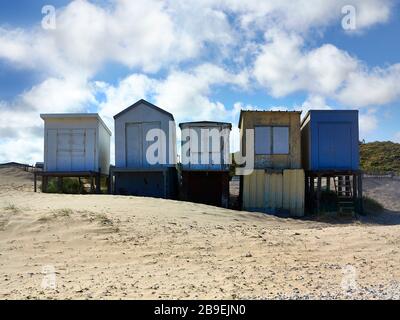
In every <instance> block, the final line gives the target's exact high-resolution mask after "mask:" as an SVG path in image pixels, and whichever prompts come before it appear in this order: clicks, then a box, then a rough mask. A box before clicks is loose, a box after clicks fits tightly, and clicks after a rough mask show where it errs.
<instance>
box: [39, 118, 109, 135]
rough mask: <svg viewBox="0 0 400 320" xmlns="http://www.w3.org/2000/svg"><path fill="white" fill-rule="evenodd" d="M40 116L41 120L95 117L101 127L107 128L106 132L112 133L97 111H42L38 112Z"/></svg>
mask: <svg viewBox="0 0 400 320" xmlns="http://www.w3.org/2000/svg"><path fill="white" fill-rule="evenodd" d="M40 118H42V119H43V120H46V119H65V118H68V119H74V118H75V119H77V118H87V119H90V118H92V119H97V120H98V121H99V122H100V123H101V124H102V125H103V127H104V128H105V129H106V130H107V132H108V133H109V134H110V136H111V135H112V133H111V130H110V129H109V128H108V127H107V125H106V124H105V123H104V121H103V119H102V118H101V117H100V115H99V114H98V113H42V114H40Z"/></svg>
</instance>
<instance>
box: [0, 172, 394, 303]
mask: <svg viewBox="0 0 400 320" xmlns="http://www.w3.org/2000/svg"><path fill="white" fill-rule="evenodd" d="M9 173H10V172H8V174H9ZM20 178H21V179H25V178H27V177H25V178H23V177H20ZM0 179H2V182H0V190H1V191H0V298H1V299H14V298H23V299H29V298H31V299H129V298H132V299H145V298H150V299H164V298H177V299H185V298H196V299H197V298H211V299H214V298H218V299H231V298H275V299H276V298H296V299H309V298H331V299H334V298H349V299H357V298H372V299H377V298H378V299H379V298H397V299H398V298H400V285H399V283H400V282H398V281H399V280H400V253H399V246H400V226H398V225H392V226H383V225H378V224H375V223H373V222H370V223H369V224H363V223H361V222H358V221H356V222H349V223H341V224H328V223H321V222H315V221H305V220H293V219H279V218H275V217H272V216H268V215H264V214H258V213H247V212H238V211H233V210H225V209H221V208H216V207H211V206H205V205H200V204H193V203H185V202H177V201H168V200H160V199H149V198H137V197H120V196H109V195H100V196H98V195H97V196H96V195H52V194H41V193H36V194H35V193H33V192H28V191H20V188H19V185H18V184H16V185H15V186H13V187H10V186H8V187H5V182H4V181H5V180H3V179H4V175H3V176H1V177H0ZM27 179H28V182H29V178H27ZM44 266H51V267H53V268H54V272H55V274H54V275H55V284H56V287H55V288H51V287H49V286H47V288H46V287H42V284H43V280H44V279H47V278H48V276H49V274H46V270H43V267H44ZM51 275H52V276H53V274H51ZM353 280H354V281H353ZM349 281H350V282H349ZM348 283H350V285H348Z"/></svg>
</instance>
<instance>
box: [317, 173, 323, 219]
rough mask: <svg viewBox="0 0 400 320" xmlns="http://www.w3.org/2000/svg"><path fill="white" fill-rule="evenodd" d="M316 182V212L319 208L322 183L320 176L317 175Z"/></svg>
mask: <svg viewBox="0 0 400 320" xmlns="http://www.w3.org/2000/svg"><path fill="white" fill-rule="evenodd" d="M317 179H318V182H317V213H320V210H321V185H322V178H321V176H318V178H317Z"/></svg>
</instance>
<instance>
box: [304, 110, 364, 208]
mask: <svg viewBox="0 0 400 320" xmlns="http://www.w3.org/2000/svg"><path fill="white" fill-rule="evenodd" d="M301 139H302V163H303V166H304V168H305V170H306V195H307V206H308V208H309V209H310V210H312V211H320V207H321V205H323V203H322V200H321V198H322V195H323V193H324V192H335V193H336V194H337V199H338V201H337V206H338V208H337V209H338V210H339V211H362V201H361V199H362V179H361V172H360V170H359V165H360V155H359V128H358V111H357V110H311V111H309V112H308V113H307V114H306V116H305V117H304V118H303V120H302V123H301Z"/></svg>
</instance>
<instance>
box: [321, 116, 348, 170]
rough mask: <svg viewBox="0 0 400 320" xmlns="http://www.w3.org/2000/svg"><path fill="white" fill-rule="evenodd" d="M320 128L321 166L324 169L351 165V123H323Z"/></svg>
mask: <svg viewBox="0 0 400 320" xmlns="http://www.w3.org/2000/svg"><path fill="white" fill-rule="evenodd" d="M318 129H319V130H318V131H319V132H318V134H319V139H318V142H319V143H318V148H319V151H318V154H319V159H318V161H319V167H320V168H323V169H343V168H349V167H351V141H352V139H351V125H350V124H348V123H321V124H319V127H318Z"/></svg>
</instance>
